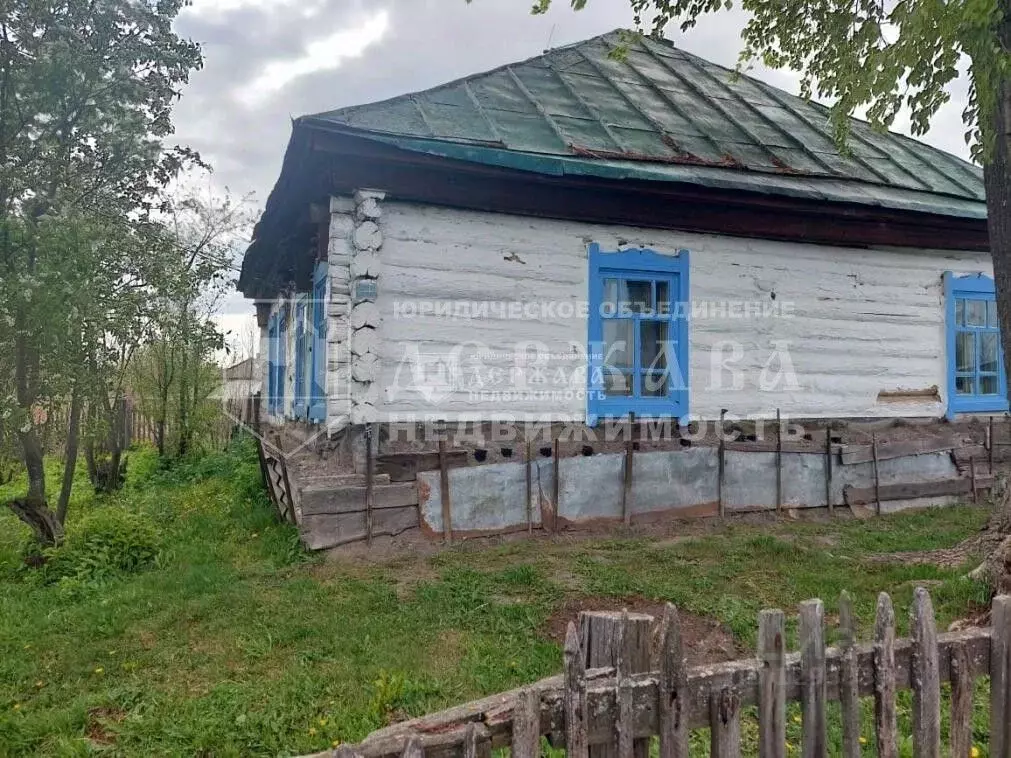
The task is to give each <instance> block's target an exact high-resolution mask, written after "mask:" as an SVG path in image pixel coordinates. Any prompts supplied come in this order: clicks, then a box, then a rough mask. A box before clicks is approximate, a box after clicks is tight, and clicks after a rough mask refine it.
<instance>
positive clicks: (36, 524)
mask: <svg viewBox="0 0 1011 758" xmlns="http://www.w3.org/2000/svg"><path fill="white" fill-rule="evenodd" d="M18 439H19V440H20V442H21V449H22V452H23V453H24V461H25V468H26V469H27V471H28V494H27V496H25V497H24V498H19V499H17V500H12V501H10V502H9V503H7V505H8V507H9V508H10V509H11V510H12V511H14V515H16V516H17V517H18V518H19V519H21V520H22V521H24V522H25V523H26V524H28V526H29V527H31V530H32V533H33V534H34V535H35V539H36V540H38V542H39V544H41V545H45V546H52V545H58V544H60V542H62V541H63V524H61V523H60V520H59V519H58V518H57V517H56V513H55V511H53V510H52V509H50V508H49V506H48V505H47V504H46V474H45V466H44V462H43V454H42V444H41V443H40V441H39V436H38V433H37V432H36V431H35V428H34V427H31V428H29V430H28V431H27V432H18Z"/></svg>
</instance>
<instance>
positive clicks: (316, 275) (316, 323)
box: [309, 261, 329, 423]
mask: <svg viewBox="0 0 1011 758" xmlns="http://www.w3.org/2000/svg"><path fill="white" fill-rule="evenodd" d="M328 274H329V267H328V266H327V263H326V261H320V262H319V263H317V264H316V270H315V272H313V278H312V365H311V371H310V375H311V377H312V378H311V383H312V397H311V399H310V401H309V420H310V421H313V422H317V423H321V422H323V421H325V420H326V322H327V307H326V306H327V280H328V278H329V277H328Z"/></svg>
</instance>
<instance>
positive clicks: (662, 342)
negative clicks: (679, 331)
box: [639, 321, 670, 371]
mask: <svg viewBox="0 0 1011 758" xmlns="http://www.w3.org/2000/svg"><path fill="white" fill-rule="evenodd" d="M639 327H640V329H641V330H642V331H641V334H640V337H641V339H642V343H641V350H642V362H641V364H640V367H641V368H650V369H659V370H661V371H663V370H666V368H667V337H668V334H667V333H668V331H669V330H670V322H669V321H642V322H640V324H639Z"/></svg>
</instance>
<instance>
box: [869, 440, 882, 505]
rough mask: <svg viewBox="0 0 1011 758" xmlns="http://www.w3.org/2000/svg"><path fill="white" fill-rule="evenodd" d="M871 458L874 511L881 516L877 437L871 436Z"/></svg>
mask: <svg viewBox="0 0 1011 758" xmlns="http://www.w3.org/2000/svg"><path fill="white" fill-rule="evenodd" d="M871 458H872V462H873V464H874V509H875V512H876V513H877V514H878V515H879V516H880V515H881V477H880V476H879V475H878V437H877V435H876V434H874V433H872V434H871Z"/></svg>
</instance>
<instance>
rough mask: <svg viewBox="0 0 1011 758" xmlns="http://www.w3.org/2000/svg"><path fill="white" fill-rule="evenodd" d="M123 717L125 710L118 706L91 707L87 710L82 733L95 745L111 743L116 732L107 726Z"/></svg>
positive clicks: (114, 738)
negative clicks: (86, 720) (85, 723)
mask: <svg viewBox="0 0 1011 758" xmlns="http://www.w3.org/2000/svg"><path fill="white" fill-rule="evenodd" d="M125 718H126V711H122V710H120V709H119V708H91V709H90V710H89V711H88V722H87V725H86V726H85V728H84V734H85V735H86V736H87V738H88V739H89V740H91V741H92V742H94V743H95V744H97V745H113V744H115V742H116V733H115V732H114V731H111V730H110V728H109V727H110V726H111V725H112V724H118V723H119V722H120V721H122V720H123V719H125Z"/></svg>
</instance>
